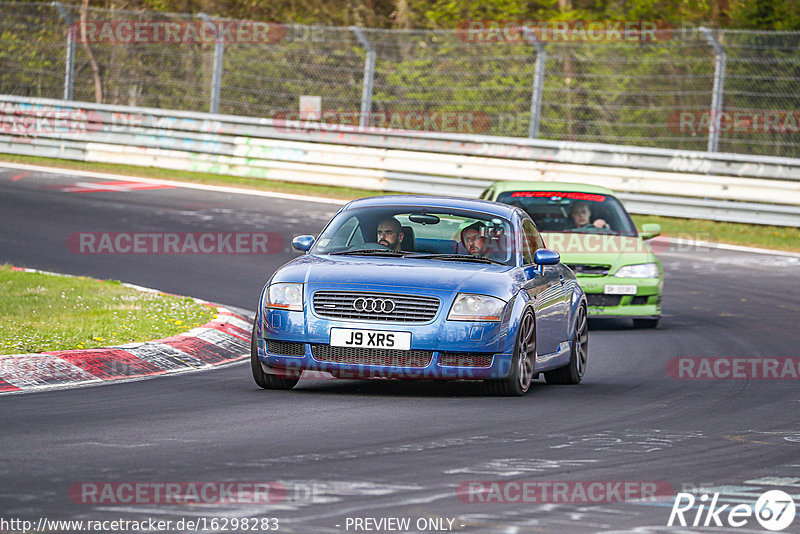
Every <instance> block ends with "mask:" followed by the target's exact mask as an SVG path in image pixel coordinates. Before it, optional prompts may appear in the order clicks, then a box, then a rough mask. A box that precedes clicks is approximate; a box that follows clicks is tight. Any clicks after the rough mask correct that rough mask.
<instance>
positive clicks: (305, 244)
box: [292, 235, 314, 252]
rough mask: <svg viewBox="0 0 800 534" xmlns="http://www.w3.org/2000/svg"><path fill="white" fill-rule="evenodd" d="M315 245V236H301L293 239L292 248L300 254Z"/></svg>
mask: <svg viewBox="0 0 800 534" xmlns="http://www.w3.org/2000/svg"><path fill="white" fill-rule="evenodd" d="M313 244H314V236H313V235H299V236H297V237H295V238H294V239H292V248H293V249H295V250H299V251H300V252H307V251H308V249H310V248H311V245H313Z"/></svg>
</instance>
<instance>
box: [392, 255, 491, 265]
mask: <svg viewBox="0 0 800 534" xmlns="http://www.w3.org/2000/svg"><path fill="white" fill-rule="evenodd" d="M407 257H408V258H414V259H432V260H454V261H475V262H478V263H493V264H495V265H505V263H503V262H501V261H497V260H493V259H491V258H481V257H480V256H473V255H472V254H414V255H409V256H407Z"/></svg>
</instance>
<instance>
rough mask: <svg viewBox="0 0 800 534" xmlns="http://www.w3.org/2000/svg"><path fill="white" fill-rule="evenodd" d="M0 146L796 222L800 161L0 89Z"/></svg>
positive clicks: (364, 185) (280, 176) (388, 186)
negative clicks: (578, 192)
mask: <svg viewBox="0 0 800 534" xmlns="http://www.w3.org/2000/svg"><path fill="white" fill-rule="evenodd" d="M0 152H4V153H9V154H25V155H36V156H44V157H55V158H66V159H75V160H81V161H93V162H108V163H124V164H130V165H141V166H151V167H160V168H167V169H175V170H183V171H194V172H208V173H217V174H230V175H235V176H248V177H255V178H265V179H270V180H282V181H294V182H304V183H315V184H328V185H330V184H335V185H342V186H348V187H354V188H361V189H370V190H386V191H402V192H424V193H443V194H451V195H459V196H471V197H474V196H478V195H479V194H480V192H481V191H482V190H483V189H484V188H485V187H486V186H487V185H489V184H490V183H492V182H494V181H496V180H545V181H577V182H583V183H589V184H596V185H603V186H607V187H610V188H612V189H614V190H616V191H618V192H620V197H621V198H622V199H623V201H624V202H625V204H626V205H627V207H628V209H629V210H630V211H632V212H634V213H652V214H657V215H666V216H680V217H692V218H704V219H713V220H723V221H737V222H748V223H754V224H775V225H781V226H796V227H800V159H790V158H776V157H763V156H745V155H740V154H711V153H704V152H686V151H682V152H681V151H673V150H665V149H648V148H641V147H629V146H615V145H600V144H587V143H569V142H556V141H544V140H531V139H521V138H509V137H489V136H479V135H465V134H444V133H428V132H422V133H421V132H409V131H397V130H391V131H390V130H377V129H369V128H367V129H359V128H357V127H348V126H338V125H336V126H333V125H320V124H318V123H315V122H311V121H303V122H299V121H278V120H271V119H257V118H249V117H234V116H227V115H214V114H208V113H194V112H180V111H169V110H159V109H148V108H134V107H126V106H111V105H103V104H91V103H84V102H72V101H61V100H45V99H31V98H23V97H15V96H2V95H0Z"/></svg>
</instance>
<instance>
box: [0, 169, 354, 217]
mask: <svg viewBox="0 0 800 534" xmlns="http://www.w3.org/2000/svg"><path fill="white" fill-rule="evenodd" d="M0 167H3V168H11V169H21V170H27V171H36V172H43V173H50V174H63V175H66V176H85V177H87V178H103V179H107V180H120V181H126V182H129V181H131V180H136V181H137V182H143V183H148V184H157V185H169V186H172V187H180V188H184V189H199V190H201V191H213V192H216V193H233V194H237V195H249V196H255V197H268V198H282V199H285V200H299V201H302V202H317V203H319V204H334V205H337V206H343V205H344V204H346V203H347V202H348V201H347V200H338V199H335V198H325V197H314V196H306V195H296V194H292V193H276V192H273V191H258V190H255V189H244V188H239V187H226V186H222V185H207V184H194V183H191V182H176V181H173V180H160V179H156V178H143V177H140V176H135V175H128V176H124V175H121V174H108V173H104V172H92V171H79V170H70V169H59V168H57V167H40V166H38V165H26V164H23V163H6V162H4V161H0ZM287 183H288V182H287Z"/></svg>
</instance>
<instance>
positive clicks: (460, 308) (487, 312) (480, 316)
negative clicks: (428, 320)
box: [447, 293, 506, 321]
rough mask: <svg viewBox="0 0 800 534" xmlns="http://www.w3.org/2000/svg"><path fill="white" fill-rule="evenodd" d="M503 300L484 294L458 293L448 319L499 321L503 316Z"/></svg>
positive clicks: (504, 303)
mask: <svg viewBox="0 0 800 534" xmlns="http://www.w3.org/2000/svg"><path fill="white" fill-rule="evenodd" d="M505 305H506V302H505V301H504V300H501V299H498V298H495V297H489V296H486V295H475V294H473V293H459V294H458V295H457V296H456V300H455V301H454V302H453V306H452V307H451V308H450V314H449V315H448V316H447V318H448V319H449V320H450V321H499V320H500V318H501V317H502V316H503V308H504V307H505Z"/></svg>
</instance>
